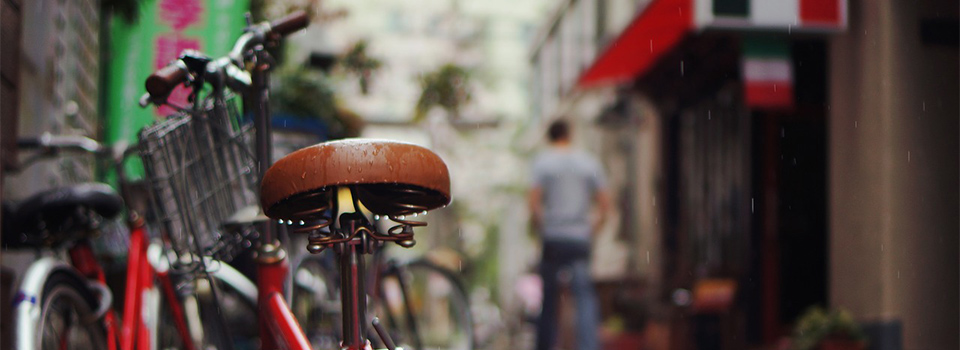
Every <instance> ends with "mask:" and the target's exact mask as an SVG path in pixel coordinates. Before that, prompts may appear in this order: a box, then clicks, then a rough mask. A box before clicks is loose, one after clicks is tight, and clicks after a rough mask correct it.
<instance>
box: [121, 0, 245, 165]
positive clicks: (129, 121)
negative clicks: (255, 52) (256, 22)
mask: <svg viewBox="0 0 960 350" xmlns="http://www.w3.org/2000/svg"><path fill="white" fill-rule="evenodd" d="M139 3H140V15H139V17H138V19H137V21H136V22H135V23H127V22H126V21H125V20H124V19H122V18H119V17H117V16H115V17H114V18H113V19H112V23H111V24H110V52H109V53H108V55H109V57H108V60H107V62H108V63H107V69H108V78H107V98H106V106H105V111H106V120H105V121H104V126H105V133H104V140H105V141H106V142H107V143H108V144H116V143H118V142H128V143H129V144H135V143H136V142H137V133H138V132H139V131H140V129H141V128H143V127H144V126H146V125H149V124H150V123H152V122H153V121H154V120H156V118H157V117H160V116H164V115H168V114H170V113H171V112H172V110H171V109H169V108H161V109H157V108H155V107H148V108H141V107H140V105H139V99H140V97H141V96H143V94H145V93H146V89H145V88H144V81H145V80H146V79H147V76H149V75H150V73H153V72H154V71H156V70H157V69H159V68H161V67H163V66H166V65H167V64H168V63H170V62H171V61H172V60H174V59H176V58H177V57H178V56H179V55H180V52H181V51H183V50H184V49H194V50H199V51H201V52H203V53H205V54H207V55H210V56H211V57H219V56H222V55H225V54H226V53H227V52H229V51H230V48H231V46H232V45H233V42H234V41H235V40H236V39H237V37H239V36H240V34H241V33H242V32H243V27H244V26H245V25H246V20H245V19H244V16H243V14H244V13H245V12H246V11H247V10H248V9H249V8H250V6H249V0H142V1H140V2H139ZM186 96H187V91H186V89H184V88H182V87H180V88H178V89H177V90H175V91H174V92H173V93H172V94H171V96H170V102H172V103H174V104H177V105H185V104H186ZM130 163H131V164H128V166H127V174H128V175H130V176H131V177H133V178H138V177H142V175H143V167H142V166H141V165H140V164H139V162H136V163H137V164H132V163H134V162H130Z"/></svg>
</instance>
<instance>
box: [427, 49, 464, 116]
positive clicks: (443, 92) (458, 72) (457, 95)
mask: <svg viewBox="0 0 960 350" xmlns="http://www.w3.org/2000/svg"><path fill="white" fill-rule="evenodd" d="M469 83H470V73H469V72H468V71H467V70H466V69H465V68H463V67H460V66H458V65H455V64H452V63H448V64H445V65H443V66H442V67H440V69H438V70H437V71H435V72H430V73H426V74H424V75H423V76H422V77H421V78H420V87H421V92H420V98H419V99H418V100H417V106H416V109H415V110H414V115H413V121H414V122H418V121H420V120H423V118H424V117H425V116H426V115H427V112H429V111H430V109H431V108H433V107H436V106H439V107H441V108H443V109H444V110H446V111H447V113H448V114H450V116H451V117H453V118H458V117H459V115H460V108H461V107H463V105H464V104H466V103H467V102H470V90H469V88H468V87H469Z"/></svg>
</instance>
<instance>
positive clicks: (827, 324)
mask: <svg viewBox="0 0 960 350" xmlns="http://www.w3.org/2000/svg"><path fill="white" fill-rule="evenodd" d="M866 339H867V338H866V336H865V335H864V334H863V330H861V329H860V325H859V324H857V322H856V321H854V320H853V317H852V316H851V315H850V313H848V312H846V311H844V310H837V309H834V310H825V309H823V308H821V307H818V306H815V307H812V308H810V309H809V310H807V312H805V313H804V314H803V315H802V316H800V319H799V320H797V324H796V326H795V327H794V329H793V336H792V339H791V346H790V348H791V349H792V350H864V349H866V345H867V342H866Z"/></svg>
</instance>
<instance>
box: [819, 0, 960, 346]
mask: <svg viewBox="0 0 960 350" xmlns="http://www.w3.org/2000/svg"><path fill="white" fill-rule="evenodd" d="M957 10H958V8H957V3H956V1H929V0H928V1H922V2H919V3H914V2H897V1H889V0H888V1H880V0H864V1H857V0H850V12H849V13H850V27H849V29H848V30H847V31H846V32H845V33H844V34H842V35H837V36H835V37H834V38H833V40H832V42H831V47H830V57H829V60H830V82H829V85H830V86H829V89H830V93H831V95H830V96H831V98H830V99H831V106H830V126H829V128H830V154H829V157H830V171H829V173H830V175H829V181H830V232H831V241H830V250H831V254H830V259H831V262H830V265H831V270H830V274H831V277H830V300H831V303H832V304H834V305H836V306H841V307H844V308H847V309H849V310H850V311H852V312H853V313H854V314H855V316H857V317H858V318H860V319H862V320H864V321H896V320H899V321H901V322H902V323H903V346H904V348H905V349H949V348H956V347H957V345H958V336H957V334H958V328H960V324H958V317H960V315H958V277H960V269H958V266H960V259H958V231H960V226H958V216H957V214H958V210H960V208H958V190H960V189H958V164H960V163H958V138H957V135H958V118H960V108H958V94H960V91H958V81H957V78H958V52H957V48H956V47H949V46H931V45H925V44H923V43H922V42H921V37H920V27H919V24H920V21H921V19H927V18H936V16H938V15H940V16H952V18H956V15H957Z"/></svg>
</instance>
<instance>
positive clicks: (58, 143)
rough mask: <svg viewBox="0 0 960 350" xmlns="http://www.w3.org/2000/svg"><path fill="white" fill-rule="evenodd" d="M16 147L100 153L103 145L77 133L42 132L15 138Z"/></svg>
mask: <svg viewBox="0 0 960 350" xmlns="http://www.w3.org/2000/svg"><path fill="white" fill-rule="evenodd" d="M17 147H19V148H25V149H37V148H43V149H49V150H61V149H65V150H73V151H81V152H86V153H100V152H103V151H104V147H103V145H101V144H100V143H99V142H97V141H96V140H94V139H91V138H89V137H86V136H79V135H51V134H50V133H43V134H41V135H40V136H39V137H31V138H22V139H19V140H17Z"/></svg>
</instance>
